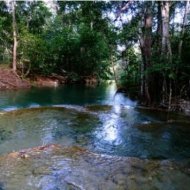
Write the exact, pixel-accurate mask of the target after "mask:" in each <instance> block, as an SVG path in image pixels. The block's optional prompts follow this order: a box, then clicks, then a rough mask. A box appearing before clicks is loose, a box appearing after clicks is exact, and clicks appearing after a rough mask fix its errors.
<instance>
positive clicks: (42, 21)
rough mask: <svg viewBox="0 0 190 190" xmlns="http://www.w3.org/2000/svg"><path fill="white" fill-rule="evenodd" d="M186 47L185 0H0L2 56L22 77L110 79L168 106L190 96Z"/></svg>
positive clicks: (189, 34) (189, 41)
mask: <svg viewBox="0 0 190 190" xmlns="http://www.w3.org/2000/svg"><path fill="white" fill-rule="evenodd" d="M50 7H51V8H50ZM189 52H190V3H189V1H132V0H129V1H117V2H114V1H52V2H51V3H49V4H48V5H47V4H46V3H45V2H43V1H14V0H12V1H1V2H0V63H1V64H7V65H11V67H12V68H13V70H14V71H15V72H18V74H20V75H21V76H22V77H27V76H30V75H32V74H39V75H51V74H52V73H56V74H59V75H65V74H67V75H68V76H69V77H70V78H72V80H74V81H77V80H80V78H81V77H84V76H93V77H96V78H100V79H115V80H116V82H117V85H118V87H125V88H129V87H130V86H136V87H137V88H138V92H139V95H140V97H141V99H142V101H143V102H144V103H146V104H147V105H152V104H158V103H159V104H160V103H161V104H162V105H164V106H165V105H166V106H167V107H168V109H171V106H172V104H174V103H175V102H176V101H178V100H180V99H189V98H190V66H189V60H190V54H189Z"/></svg>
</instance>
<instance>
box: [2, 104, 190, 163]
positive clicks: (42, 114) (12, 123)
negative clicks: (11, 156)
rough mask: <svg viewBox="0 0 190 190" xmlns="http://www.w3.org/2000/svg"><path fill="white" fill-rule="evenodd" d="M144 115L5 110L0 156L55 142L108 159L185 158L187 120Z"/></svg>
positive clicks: (92, 109) (104, 109) (125, 109)
mask: <svg viewBox="0 0 190 190" xmlns="http://www.w3.org/2000/svg"><path fill="white" fill-rule="evenodd" d="M73 107H74V106H73ZM149 112H150V111H147V110H141V109H137V108H134V107H129V106H123V105H115V106H105V105H94V106H87V107H79V106H78V107H74V108H62V107H46V108H45V107H44V108H31V109H24V110H19V111H13V112H8V113H5V114H2V115H1V116H0V153H1V154H2V153H6V152H12V151H13V150H16V151H18V150H21V149H25V148H30V147H36V146H40V145H47V144H52V143H56V144H61V145H64V146H73V145H77V146H81V147H84V148H87V149H88V150H90V151H92V152H96V153H103V154H108V155H117V156H130V157H138V158H149V159H185V158H189V157H190V149H189V147H190V138H189V136H190V127H189V126H190V125H189V123H188V122H187V118H186V117H184V116H180V115H175V114H174V115H172V114H170V115H169V114H167V113H162V112H153V111H151V112H150V113H149Z"/></svg>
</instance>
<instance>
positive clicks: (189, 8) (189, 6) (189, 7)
mask: <svg viewBox="0 0 190 190" xmlns="http://www.w3.org/2000/svg"><path fill="white" fill-rule="evenodd" d="M189 12H190V1H187V2H186V5H185V12H184V17H183V23H182V27H181V28H182V29H181V39H180V42H179V53H178V54H179V59H181V51H182V45H183V37H184V34H185V26H186V25H187V22H188V19H187V15H188V14H189Z"/></svg>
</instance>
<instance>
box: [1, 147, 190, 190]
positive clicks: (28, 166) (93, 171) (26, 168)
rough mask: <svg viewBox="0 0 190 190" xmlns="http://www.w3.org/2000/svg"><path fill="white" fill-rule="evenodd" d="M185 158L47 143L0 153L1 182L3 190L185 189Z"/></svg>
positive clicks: (188, 181) (188, 180) (188, 175)
mask: <svg viewBox="0 0 190 190" xmlns="http://www.w3.org/2000/svg"><path fill="white" fill-rule="evenodd" d="M23 154H25V155H27V157H26V158H23V157H22V155H23ZM188 161H189V160H188ZM188 161H187V162H183V164H180V163H173V162H171V161H169V160H167V161H153V160H142V159H138V158H129V157H128V158H127V157H116V156H106V155H101V154H94V153H92V152H89V151H87V150H85V149H82V148H80V147H76V146H74V147H70V148H68V147H67V148H64V147H61V146H59V145H46V146H40V147H36V148H32V149H26V150H23V151H21V152H14V153H10V154H7V155H4V156H1V157H0V185H1V189H6V190H12V189H14V190H17V189H18V190H20V189H24V190H28V189H32V190H37V189H42V190H50V189H51V190H53V189H87V190H97V189H104V190H107V189H108V190H112V189H113V190H115V189H120V190H122V189H123V190H125V189H128V190H134V189H138V190H140V189H143V190H145V189H146V190H149V189H160V190H163V189H164V190H170V189H183V190H186V189H187V190H188V189H189V186H190V170H189V165H188Z"/></svg>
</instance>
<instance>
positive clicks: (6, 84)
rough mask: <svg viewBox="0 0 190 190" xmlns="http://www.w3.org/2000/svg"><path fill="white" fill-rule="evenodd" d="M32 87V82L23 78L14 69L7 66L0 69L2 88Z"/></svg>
mask: <svg viewBox="0 0 190 190" xmlns="http://www.w3.org/2000/svg"><path fill="white" fill-rule="evenodd" d="M30 87H31V84H30V82H28V81H27V80H23V79H21V78H20V77H19V76H18V75H17V74H16V73H15V72H13V70H11V69H7V68H1V69H0V90H5V89H21V88H30Z"/></svg>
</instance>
